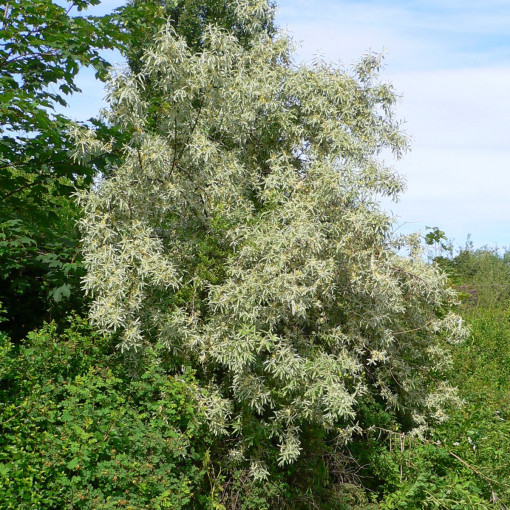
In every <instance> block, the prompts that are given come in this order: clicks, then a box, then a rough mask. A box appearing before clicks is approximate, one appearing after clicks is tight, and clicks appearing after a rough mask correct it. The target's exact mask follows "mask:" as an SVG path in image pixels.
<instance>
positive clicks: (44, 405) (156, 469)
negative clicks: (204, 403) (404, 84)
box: [0, 320, 210, 510]
mask: <svg viewBox="0 0 510 510" xmlns="http://www.w3.org/2000/svg"><path fill="white" fill-rule="evenodd" d="M120 357H121V355H119V354H117V353H115V352H112V351H111V350H110V343H109V341H108V339H106V338H104V337H101V336H98V335H96V334H94V333H92V332H91V331H90V330H89V328H88V327H87V325H86V324H85V323H83V322H81V321H80V320H74V322H73V323H72V324H71V326H70V327H69V328H68V329H67V330H66V331H65V333H64V334H62V335H60V336H59V335H57V334H56V327H55V325H54V324H51V325H48V326H46V327H44V328H43V329H42V330H40V331H37V332H33V333H31V334H30V335H29V336H28V338H27V340H26V341H25V342H24V343H23V344H22V345H21V346H19V347H14V346H13V345H12V344H10V343H9V341H8V339H7V338H6V336H5V335H3V336H2V337H1V347H0V421H1V436H0V487H2V490H0V508H3V509H5V510H8V509H13V510H14V509H16V510H18V509H34V508H41V509H57V508H75V509H78V508H79V509H92V508H93V509H96V510H99V509H101V510H106V509H117V508H124V509H135V508H136V509H140V508H150V509H163V508H171V509H172V510H177V509H181V508H197V507H201V508H207V507H209V506H210V505H209V502H208V501H209V499H210V498H209V495H208V494H207V493H208V490H207V486H206V484H205V485H204V481H205V479H206V470H205V468H204V466H203V458H204V455H205V451H206V448H207V446H208V445H207V436H206V435H205V434H204V431H203V430H202V414H201V412H200V410H199V408H198V406H197V404H196V400H195V398H194V388H195V385H194V381H193V375H192V374H191V373H190V372H188V371H186V370H184V371H182V370H179V372H180V374H179V375H174V376H168V375H167V372H166V369H167V368H168V363H167V362H166V361H165V360H161V357H159V356H157V355H155V352H154V350H147V351H145V352H144V354H143V356H141V357H140V358H139V359H138V360H136V361H135V360H132V361H131V362H129V360H128V365H127V367H128V370H126V360H124V361H123V363H122V364H120V363H118V362H119V358H120ZM158 358H160V359H159V361H157V359H158ZM119 366H120V367H121V369H119V368H118V367H119ZM173 369H174V371H175V367H173ZM202 485H204V487H205V488H203V487H202ZM201 493H203V494H205V495H201ZM206 496H207V497H206Z"/></svg>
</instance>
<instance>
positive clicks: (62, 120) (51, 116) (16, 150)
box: [0, 0, 123, 338]
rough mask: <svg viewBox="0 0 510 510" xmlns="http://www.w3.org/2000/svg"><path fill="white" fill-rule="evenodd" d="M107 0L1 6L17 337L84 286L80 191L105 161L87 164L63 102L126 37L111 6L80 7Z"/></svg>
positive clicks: (1, 249) (3, 246)
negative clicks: (100, 11)
mask: <svg viewBox="0 0 510 510" xmlns="http://www.w3.org/2000/svg"><path fill="white" fill-rule="evenodd" d="M98 3H99V0H79V1H74V2H68V7H62V6H61V5H59V4H57V3H55V2H53V1H52V0H37V1H34V0H14V1H12V0H11V1H9V2H6V3H5V6H4V7H3V9H2V13H1V14H0V16H1V18H2V19H1V21H0V22H1V23H2V32H1V36H0V37H1V39H0V136H1V138H0V169H1V171H0V279H1V281H2V284H1V287H2V291H1V292H0V301H2V302H4V304H5V306H6V308H7V311H8V316H9V319H10V324H9V325H8V330H9V331H10V333H11V334H12V335H13V336H14V337H15V338H20V337H21V336H23V334H25V333H26V331H28V330H29V329H31V328H32V327H34V326H35V325H37V324H40V323H41V322H42V320H43V319H44V318H48V316H49V315H48V312H49V311H52V310H53V312H55V308H56V303H57V302H59V301H61V300H62V298H64V297H69V296H70V295H71V291H73V293H76V294H79V281H77V276H78V275H79V273H80V267H79V266H80V265H79V264H78V263H77V262H78V260H77V245H78V236H77V235H76V231H75V230H76V229H75V228H74V221H75V219H76V217H77V214H78V212H77V210H76V208H75V207H74V206H73V203H72V201H71V200H70V196H71V194H72V193H73V192H74V191H75V189H76V187H78V188H80V187H81V188H83V187H87V186H89V185H90V183H91V182H92V179H93V177H94V175H95V173H96V172H97V171H98V169H99V168H101V165H103V166H104V164H105V161H104V160H100V159H98V160H96V161H92V162H91V164H90V165H88V166H87V167H85V166H82V165H79V164H76V163H75V162H74V161H73V160H72V158H71V157H70V150H71V149H72V147H73V145H72V141H71V140H70V137H69V130H70V121H69V119H67V118H66V117H65V116H64V115H61V114H58V113H55V109H56V106H57V105H61V106H65V105H66V100H65V97H66V96H67V95H69V94H71V93H74V92H79V89H78V87H77V85H76V83H75V81H74V79H75V77H76V74H77V73H78V71H79V69H80V67H82V66H94V67H95V69H96V70H97V72H98V75H99V76H101V77H103V78H104V77H105V76H106V74H107V73H106V71H107V67H108V64H107V63H106V62H105V60H104V59H103V58H102V57H101V56H100V53H99V50H100V49H103V48H113V47H116V46H119V45H120V44H122V40H123V37H122V34H120V33H119V31H118V29H117V28H116V26H115V25H113V24H111V23H110V21H111V17H110V16H106V17H103V18H94V17H88V18H87V17H83V16H71V11H72V9H73V8H77V9H78V11H81V10H83V9H85V8H86V7H87V6H89V5H96V4H98ZM72 275H75V278H74V280H73V278H71V276H72ZM74 304H75V305H77V301H76V300H75V301H74ZM27 309H30V316H28V314H27Z"/></svg>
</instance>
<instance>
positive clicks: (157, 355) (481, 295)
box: [0, 0, 510, 510]
mask: <svg viewBox="0 0 510 510" xmlns="http://www.w3.org/2000/svg"><path fill="white" fill-rule="evenodd" d="M96 3H98V2H96V1H87V0H83V1H79V2H78V1H76V2H74V6H75V7H74V9H72V10H71V11H67V9H66V8H63V7H60V6H59V5H57V4H55V3H53V2H52V1H50V0H44V1H41V0H38V1H27V0H18V1H10V2H9V3H8V4H6V5H5V6H4V8H3V9H2V11H3V15H2V16H3V20H2V22H3V29H2V36H1V37H2V40H1V43H0V62H1V63H0V93H1V94H0V123H1V125H0V130H1V135H2V138H1V140H0V193H1V195H2V196H1V202H0V279H1V280H0V303H1V305H2V323H1V331H2V333H0V341H1V345H0V508H5V509H34V508H41V509H60V508H62V509H67V508H77V509H78V508H83V509H87V508H89V509H117V508H126V509H141V508H149V509H153V508H154V509H159V508H170V509H180V508H182V509H185V508H197V509H198V508H204V509H205V508H211V509H216V510H218V509H264V508H268V509H285V508H302V509H308V508H319V509H338V508H345V509H350V508H353V509H355V508H359V509H366V508H380V509H397V508H400V509H413V508H417V509H418V508H446V509H456V508H458V509H465V508H506V507H507V506H508V505H510V486H509V484H508V473H509V472H510V425H509V422H508V420H509V418H510V416H509V414H510V413H509V395H510V393H509V389H510V388H509V384H510V383H509V378H508V367H509V366H510V353H509V345H510V343H509V340H510V338H509V335H510V325H509V315H508V313H509V304H510V256H509V255H508V253H503V254H501V252H498V251H496V250H491V249H481V250H475V249H473V248H472V247H471V246H469V245H467V246H466V247H465V248H463V249H460V250H459V251H458V252H456V253H455V254H453V253H449V254H448V253H446V256H441V257H435V260H433V261H431V264H438V265H440V266H441V268H442V269H443V270H444V271H445V272H446V273H447V274H448V277H449V284H450V285H451V286H453V287H455V288H457V289H458V290H459V292H460V296H461V304H460V305H459V310H457V311H458V313H460V314H461V315H462V317H463V318H464V319H465V320H466V322H467V323H468V325H469V326H470V328H471V333H470V336H469V338H468V340H467V341H466V342H465V343H464V344H462V345H459V346H453V347H450V348H451V349H452V353H453V359H454V363H453V367H451V369H449V379H450V382H451V383H452V384H453V385H454V386H457V387H458V388H459V393H460V396H461V397H462V399H463V405H462V406H461V407H460V408H453V409H451V410H450V411H449V415H450V419H449V420H448V421H447V422H445V423H444V424H442V425H440V426H437V427H435V428H433V429H431V430H430V431H429V432H428V434H427V436H425V437H424V438H414V437H410V436H409V435H407V434H405V433H404V432H405V431H406V423H405V419H404V418H403V417H402V416H400V415H399V413H398V409H397V410H396V411H391V410H388V409H387V407H386V406H385V405H384V404H383V403H382V402H381V401H379V400H377V399H376V398H371V397H370V395H368V396H366V397H365V399H364V401H362V402H361V404H360V408H361V411H360V419H362V426H363V429H362V432H360V433H358V434H357V435H355V436H354V438H353V440H352V442H351V443H349V444H348V446H345V445H339V444H335V443H334V442H332V441H329V439H328V438H325V437H324V433H323V432H322V431H321V430H320V428H310V429H309V430H308V431H305V437H304V438H303V444H304V445H306V447H305V448H304V449H303V451H302V454H301V456H300V457H299V459H298V460H297V462H295V463H293V464H290V465H288V466H284V467H281V466H278V464H277V462H276V461H275V462H274V463H273V464H270V465H269V469H270V472H269V476H268V477H267V479H266V480H258V481H257V480H255V479H254V478H253V477H252V476H251V475H250V473H249V472H248V470H247V469H245V468H241V467H237V466H236V465H235V464H233V463H232V462H231V460H230V458H229V455H228V452H229V450H230V444H229V440H228V438H227V439H225V438H223V439H222V438H218V437H216V436H213V435H212V434H211V433H210V431H209V429H208V428H207V420H206V417H205V413H204V409H202V408H201V407H200V405H199V404H198V403H197V401H196V399H195V398H194V395H195V393H196V391H197V382H196V381H197V378H198V377H200V374H197V373H196V372H195V371H194V370H192V369H191V368H189V367H186V366H181V365H180V364H179V363H178V362H176V360H175V358H173V357H172V356H171V355H170V354H169V353H168V351H166V350H164V349H162V348H161V347H158V346H153V347H152V348H148V349H145V350H144V351H143V353H142V354H137V353H136V352H133V351H128V352H125V353H121V352H120V351H119V350H117V349H116V348H115V342H114V341H113V340H112V339H111V338H109V337H107V336H104V335H99V334H97V333H96V332H95V331H94V330H93V329H92V328H91V327H90V326H89V325H88V323H87V320H86V319H85V318H84V317H85V316H86V310H87V305H88V298H87V297H86V296H84V294H83V293H82V291H81V290H80V278H81V277H82V276H83V274H84V268H83V263H82V258H81V254H80V253H81V252H80V236H79V233H78V232H77V230H76V221H77V220H78V219H79V217H80V215H81V211H80V209H79V208H78V207H77V205H76V203H75V201H74V198H73V194H74V193H75V192H76V190H79V189H87V188H88V187H90V186H91V185H92V183H93V181H94V179H95V178H96V177H98V176H101V177H102V178H108V176H110V175H112V174H113V172H114V169H115V168H116V167H117V165H118V164H119V162H120V161H122V158H123V153H122V150H121V147H122V144H123V142H124V140H126V139H127V138H129V137H130V136H131V134H132V133H130V132H129V130H128V129H120V128H119V127H118V126H112V125H111V124H108V123H107V122H106V121H105V120H100V119H96V120H93V121H91V123H90V124H89V126H90V127H91V128H92V130H93V131H94V133H95V136H96V137H97V139H99V140H102V141H104V142H105V143H108V144H109V145H110V147H111V150H110V151H109V153H108V154H107V155H106V154H102V153H98V154H96V155H95V156H94V157H93V158H90V159H89V160H88V162H87V164H86V165H84V164H79V163H78V162H77V161H76V160H75V159H74V158H73V151H74V141H73V138H72V136H71V132H72V130H73V129H74V124H73V123H72V122H71V121H69V119H67V118H66V117H65V116H64V115H62V114H56V113H54V111H53V108H54V106H55V105H57V104H61V105H62V104H65V96H66V95H68V94H70V93H78V92H79V91H78V89H77V87H76V85H75V83H74V79H75V77H76V73H77V72H78V70H79V69H80V67H81V66H87V65H92V66H94V67H95V68H96V70H97V73H98V76H99V77H100V78H102V79H106V74H107V70H108V63H107V62H105V61H104V59H103V58H102V57H101V54H100V50H101V49H108V48H109V49H111V48H117V49H119V50H121V51H122V52H123V54H124V55H125V56H126V58H127V61H128V63H129V66H130V68H131V69H132V70H134V71H137V69H138V68H139V66H140V58H141V54H142V52H143V48H144V46H146V45H148V44H150V43H151V42H152V41H153V39H154V35H155V33H156V32H157V31H158V30H159V28H160V27H161V26H163V25H164V24H165V23H166V22H167V21H168V20H170V21H171V23H172V25H173V27H174V28H175V30H176V31H177V33H179V34H180V35H182V36H183V37H184V38H185V39H186V41H187V44H188V46H189V47H191V48H194V49H196V51H200V47H201V44H202V37H201V34H202V30H203V28H204V27H205V26H206V25H207V24H208V23H209V22H212V21H214V22H215V23H218V24H220V26H222V27H223V28H226V29H228V30H231V31H234V32H235V33H236V37H237V38H238V40H239V41H240V42H241V43H242V44H246V45H248V44H249V42H250V34H249V33H248V32H245V31H244V29H243V26H242V25H240V24H239V20H238V19H237V18H236V16H235V11H234V9H233V7H232V5H233V3H232V2H225V1H222V0H206V1H199V0H178V1H166V2H165V1H161V2H159V1H137V0H134V1H132V2H130V3H128V5H127V6H126V7H125V8H122V9H120V10H118V11H117V12H116V13H115V14H113V15H111V16H105V17H98V18H87V17H83V16H81V15H80V14H82V13H81V12H78V11H81V9H83V8H86V7H87V6H88V5H93V4H96ZM75 11H77V12H75ZM71 14H72V15H71ZM265 29H266V30H268V31H269V32H270V33H271V32H272V31H273V30H275V28H274V27H273V26H272V24H271V22H268V24H267V26H266V27H265ZM145 86H146V88H147V91H148V94H149V95H150V93H151V84H150V83H146V84H145ZM158 100H159V98H158V96H157V95H154V97H153V98H152V101H153V104H154V110H153V116H152V117H151V118H150V119H149V129H150V123H151V122H153V123H154V125H156V124H157V122H158V112H159V111H160V110H161V107H162V105H160V104H158ZM435 234H436V235H435V237H434V236H429V237H428V238H426V239H425V241H427V242H428V243H429V244H433V243H437V245H440V244H441V242H442V241H443V239H442V237H441V235H438V232H437V231H435ZM210 256H211V257H212V258H214V256H215V254H214V253H212V254H210ZM204 265H205V266H206V267H207V263H204ZM437 382H438V385H439V384H440V382H441V381H437ZM325 439H326V440H325ZM328 441H329V442H328Z"/></svg>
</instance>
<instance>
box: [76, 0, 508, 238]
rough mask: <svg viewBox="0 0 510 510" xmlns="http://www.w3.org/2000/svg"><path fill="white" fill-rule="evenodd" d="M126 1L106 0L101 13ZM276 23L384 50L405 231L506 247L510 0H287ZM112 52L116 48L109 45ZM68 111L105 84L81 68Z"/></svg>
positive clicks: (83, 112) (84, 113) (350, 56)
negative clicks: (408, 145)
mask: <svg viewBox="0 0 510 510" xmlns="http://www.w3.org/2000/svg"><path fill="white" fill-rule="evenodd" d="M123 3H124V2H123V0H122V1H121V0H105V1H104V2H103V4H102V5H101V6H100V7H99V8H95V10H94V13H98V14H99V13H102V12H110V11H111V9H113V8H114V7H117V6H119V5H122V4H123ZM278 5H279V14H278V16H277V22H278V24H279V25H280V26H281V27H282V28H286V29H287V30H288V32H289V33H290V35H292V36H293V38H294V39H295V40H296V42H297V43H298V44H299V49H298V52H297V55H296V60H297V61H305V62H306V61H311V60H312V59H313V58H314V56H316V55H317V54H320V55H321V56H322V57H324V58H325V59H327V60H330V61H332V62H341V64H342V65H344V66H346V65H350V64H352V63H354V62H356V61H357V60H358V59H359V57H360V56H361V55H362V54H363V53H365V52H367V51H375V52H381V51H383V52H384V54H385V55H386V58H385V62H386V66H385V69H384V70H383V72H382V77H383V79H384V80H385V81H391V82H392V83H393V85H394V87H395V89H396V90H397V91H398V92H399V94H401V95H402V99H401V101H400V103H399V105H398V115H399V117H400V118H402V119H403V120H405V122H406V124H405V130H406V132H407V133H408V134H409V135H410V136H411V139H412V151H411V152H410V153H409V154H407V155H406V156H405V158H404V159H403V160H402V161H399V162H397V163H396V168H397V169H398V170H399V171H400V172H401V173H403V174H404V175H405V177H406V179H407V183H408V187H407V191H406V192H405V193H404V194H403V196H402V198H401V200H400V201H399V203H397V204H392V203H384V207H385V208H387V209H389V210H391V211H392V212H393V213H394V214H396V215H397V216H398V223H399V224H401V225H402V226H401V227H400V230H401V231H402V232H409V231H415V230H423V229H425V227H426V226H437V227H439V228H441V229H442V230H444V231H445V232H446V234H447V235H448V236H449V237H450V238H453V239H454V241H455V243H456V244H464V242H465V240H466V237H467V235H468V234H471V235H472V240H473V242H474V243H475V245H476V246H482V245H484V244H490V245H495V244H497V245H499V246H500V247H501V246H510V198H509V197H510V127H509V122H510V2H509V1H508V0H484V1H483V2H481V1H471V0H443V1H439V0H437V1H436V0H427V1H425V0H423V1H420V0H415V1H412V0H409V1H403V0H402V1H399V0H393V1H390V0H372V1H370V0H365V1H363V0H361V1H342V0H280V1H279V2H278ZM113 59H114V60H116V61H119V60H120V57H119V56H115V55H114V56H113ZM81 80H82V81H81V87H82V89H83V91H84V95H82V96H77V97H76V98H74V100H73V101H72V107H71V109H70V111H69V114H70V115H71V116H73V117H75V118H79V119H85V118H87V117H90V116H91V115H92V114H93V112H94V111H97V109H98V108H99V104H100V100H101V98H102V96H103V91H102V88H101V86H100V85H99V86H98V84H97V83H95V81H94V79H93V77H92V75H91V74H90V73H82V76H81Z"/></svg>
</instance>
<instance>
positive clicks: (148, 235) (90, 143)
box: [77, 0, 465, 477]
mask: <svg viewBox="0 0 510 510" xmlns="http://www.w3.org/2000/svg"><path fill="white" fill-rule="evenodd" d="M238 5H239V12H240V13H244V15H245V17H246V23H247V30H253V34H254V35H253V40H252V41H251V43H250V45H249V46H248V47H246V46H245V47H243V46H242V45H240V44H239V42H238V41H237V40H236V38H235V37H234V36H233V35H232V34H229V33H227V32H225V31H220V30H218V29H217V28H215V27H214V26H210V27H208V28H207V29H206V30H205V32H204V35H203V42H202V43H203V49H202V51H200V52H198V53H197V52H192V51H190V50H189V48H188V47H187V45H186V42H185V41H184V40H183V39H182V38H180V37H178V36H176V34H175V33H174V32H173V30H172V28H171V27H170V26H168V27H166V28H165V29H164V30H163V31H162V32H161V33H160V34H159V35H158V37H157V39H156V40H155V41H154V44H153V45H152V46H151V47H150V48H149V49H148V50H147V51H146V53H145V56H144V60H143V68H142V70H141V72H140V73H139V74H137V75H135V74H133V73H131V72H121V73H118V74H117V75H116V76H115V77H114V78H113V79H112V83H111V86H110V93H109V99H110V109H109V111H108V113H107V115H108V120H109V122H111V123H114V124H116V125H118V126H120V127H121V128H122V129H124V130H126V131H129V132H130V133H132V136H131V141H130V143H129V144H127V145H126V146H125V147H124V163H123V164H122V165H121V166H120V167H119V168H117V169H116V172H115V173H114V175H113V176H112V177H110V178H108V179H105V180H104V181H101V182H100V183H98V184H97V186H96V187H95V188H94V189H93V190H91V191H89V192H87V193H83V194H81V195H80V196H79V200H80V202H81V204H82V206H83V209H84V215H83V219H82V221H81V228H82V231H83V250H84V256H85V262H86V267H87V270H88V272H87V276H86V277H85V279H84V287H85V289H86V290H87V291H88V292H89V293H90V294H91V295H92V297H93V302H92V306H91V310H90V317H91V320H92V321H93V323H94V324H95V325H96V326H97V327H98V328H100V329H101V330H102V331H104V332H108V333H115V334H116V335H117V338H119V342H120V346H121V348H123V349H140V348H143V346H144V345H145V344H146V343H148V342H159V343H161V344H163V345H165V346H166V347H167V348H168V349H169V350H170V351H171V352H172V353H173V355H174V356H175V357H176V358H178V359H182V362H183V363H186V364H191V365H193V366H195V367H196V368H197V370H198V373H199V379H200V382H201V386H202V390H201V394H200V396H199V398H200V399H201V402H202V403H203V405H204V409H205V413H206V415H207V418H208V422H209V424H210V427H211V429H212V431H213V432H214V433H216V434H218V435H223V434H224V435H227V436H229V438H230V439H231V444H233V445H235V446H234V447H233V448H232V452H231V453H232V455H231V457H232V459H233V460H237V461H245V460H246V459H251V461H252V471H253V474H254V476H255V477H264V476H265V475H266V474H267V472H266V469H265V468H264V460H265V456H266V454H267V452H268V450H267V448H268V447H270V446H271V445H278V447H279V454H278V460H279V463H280V464H285V463H291V462H294V461H295V460H296V459H297V458H298V456H299V454H300V450H301V449H302V444H301V441H300V434H301V431H302V430H303V428H304V427H307V426H318V427H322V428H324V429H325V430H327V431H329V433H331V434H333V435H336V437H337V438H338V439H340V440H341V441H348V440H349V438H351V437H352V434H353V433H355V432H356V431H357V430H359V423H358V418H357V416H358V413H357V410H358V407H357V406H358V404H359V402H361V401H363V399H364V398H365V397H368V396H369V395H372V396H375V397H376V398H377V399H382V400H383V401H385V402H386V403H387V405H388V406H389V407H399V408H400V409H401V410H402V412H404V413H407V414H408V415H409V416H412V418H413V419H414V423H415V425H416V428H417V429H420V427H423V426H425V425H426V423H427V420H429V419H430V418H431V417H432V418H436V419H439V420H441V419H443V418H444V416H445V414H444V405H445V403H447V402H450V401H451V400H454V399H455V392H454V391H453V390H452V389H451V388H449V387H448V386H447V385H446V384H443V383H440V384H439V385H438V386H436V387H435V388H434V387H433V386H432V382H431V381H434V380H441V374H442V373H444V371H445V370H446V369H448V367H449V363H450V361H449V356H448V349H447V345H448V343H449V342H457V341H460V340H461V339H462V338H463V337H464V335H465V329H464V327H463V325H462V323H461V321H460V319H459V318H458V317H457V316H455V315H454V314H452V313H451V312H450V311H449V310H450V307H451V304H452V303H453V301H454V299H455V296H454V294H453V292H452V291H451V290H450V289H449V288H448V286H447V284H446V280H445V277H444V276H443V275H442V274H441V273H440V272H439V271H438V270H437V269H436V268H435V267H434V266H433V265H430V264H427V263H425V262H424V258H423V257H422V255H421V251H420V247H419V243H418V241H417V238H416V237H413V236H411V237H402V236H400V237H398V236H395V235H394V234H393V231H392V226H393V220H392V218H391V217H390V216H389V215H388V214H386V213H385V212H384V211H382V210H381V208H380V206H379V205H378V199H379V198H380V197H384V196H387V197H393V198H397V197H398V195H399V193H400V192H401V191H402V189H403V186H404V184H403V180H402V178H401V177H400V176H399V175H397V174H396V173H395V172H394V171H393V169H392V168H391V167H389V166H387V165H386V164H385V162H384V161H383V159H382V157H381V152H382V151H385V153H389V152H390V151H391V152H392V153H393V155H394V156H395V157H400V155H401V154H402V153H403V152H405V150H406V149H407V141H406V138H405V136H404V135H403V134H402V132H401V130H400V126H399V123H398V122H397V121H396V120H395V119H394V117H393V107H394V104H395V101H396V96H395V94H394V92H393V90H392V88H391V86H390V85H388V84H384V83H382V82H381V81H380V80H379V78H378V71H379V67H380V59H379V58H377V57H375V56H373V55H368V56H366V57H364V58H362V59H361V61H360V62H359V64H358V65H357V66H355V67H354V68H352V69H349V70H344V69H338V68H336V67H333V66H330V65H328V64H325V63H323V62H319V63H317V64H314V65H313V66H311V67H310V66H306V65H294V64H293V63H292V60H291V53H292V44H291V42H290V40H289V39H288V37H286V36H285V35H284V34H282V33H280V34H277V36H276V37H275V36H272V37H270V36H269V35H268V34H266V33H264V30H261V29H259V28H260V26H262V25H263V21H262V20H263V19H264V16H267V15H268V6H267V4H266V2H264V1H260V0H259V1H257V2H255V1H253V0H245V1H244V2H239V3H238ZM250 9H251V10H250ZM246 13H248V14H246ZM240 15H241V14H240ZM257 20H259V23H260V24H259V25H258V24H257V23H258V22H257ZM248 23H249V24H248ZM77 147H78V152H79V153H80V154H82V155H87V154H92V153H94V152H96V151H104V150H108V147H107V146H106V145H104V144H103V145H101V144H98V143H96V141H95V140H94V137H93V135H92V134H91V133H90V132H87V131H80V132H78V133H77ZM207 253H213V254H216V255H213V256H211V257H212V260H209V261H208V262H207V264H209V272H208V271H203V270H200V271H199V270H198V269H197V268H198V267H199V266H200V264H201V261H203V259H204V257H205V258H207V257H206V254H207ZM210 273H214V274H215V275H216V276H215V278H214V279H213V278H209V277H208V275H209V274H210ZM255 436H256V437H257V441H258V442H259V443H260V441H265V444H266V447H267V448H266V450H264V448H262V447H261V445H260V444H257V445H255V446H254V443H255V439H254V438H255ZM261 438H262V439H261Z"/></svg>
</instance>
